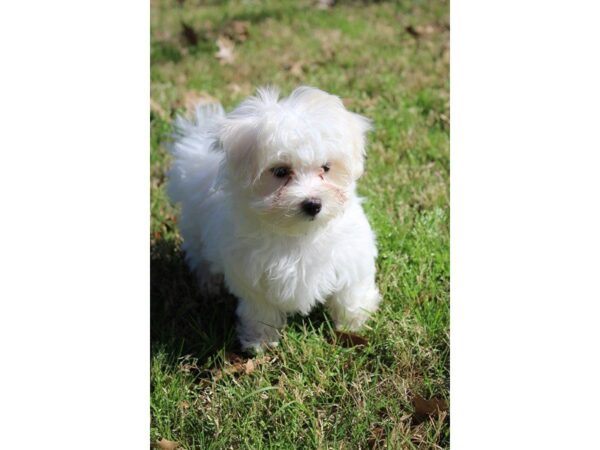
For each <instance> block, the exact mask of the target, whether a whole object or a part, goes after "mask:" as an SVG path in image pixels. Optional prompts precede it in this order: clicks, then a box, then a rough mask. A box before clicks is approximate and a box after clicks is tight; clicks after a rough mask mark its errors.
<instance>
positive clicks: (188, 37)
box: [181, 22, 198, 47]
mask: <svg viewBox="0 0 600 450" xmlns="http://www.w3.org/2000/svg"><path fill="white" fill-rule="evenodd" d="M181 37H182V38H183V41H184V42H185V43H186V44H187V45H190V46H192V47H195V46H196V45H198V33H197V32H196V30H194V28H193V27H191V26H190V25H188V24H187V23H185V22H181Z"/></svg>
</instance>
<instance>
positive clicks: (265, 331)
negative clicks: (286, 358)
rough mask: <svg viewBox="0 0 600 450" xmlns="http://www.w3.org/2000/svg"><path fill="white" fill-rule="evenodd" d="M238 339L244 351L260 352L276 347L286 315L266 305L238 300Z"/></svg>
mask: <svg viewBox="0 0 600 450" xmlns="http://www.w3.org/2000/svg"><path fill="white" fill-rule="evenodd" d="M236 313H237V316H238V337H239V340H240V343H241V344H242V349H243V350H248V351H253V352H258V351H261V350H264V349H266V348H269V347H275V346H276V345H277V343H278V341H279V330H280V329H281V328H283V326H284V325H285V322H286V319H287V315H286V313H284V312H282V311H280V310H278V309H277V308H274V307H272V306H271V305H269V304H266V303H262V302H261V303H257V302H252V301H247V300H244V299H241V298H240V299H239V300H238V307H237V310H236Z"/></svg>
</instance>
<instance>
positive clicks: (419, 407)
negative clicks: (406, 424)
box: [412, 394, 448, 425]
mask: <svg viewBox="0 0 600 450" xmlns="http://www.w3.org/2000/svg"><path fill="white" fill-rule="evenodd" d="M413 406H414V408H415V412H414V413H413V416H412V418H413V424H415V425H418V424H420V423H422V422H424V421H425V420H426V419H427V417H429V416H433V417H435V416H437V415H439V414H440V413H441V412H444V411H447V410H448V405H447V403H446V402H445V401H444V400H443V399H439V398H436V397H433V398H431V399H430V400H425V399H424V398H423V397H421V396H420V395H418V394H417V395H415V396H414V398H413Z"/></svg>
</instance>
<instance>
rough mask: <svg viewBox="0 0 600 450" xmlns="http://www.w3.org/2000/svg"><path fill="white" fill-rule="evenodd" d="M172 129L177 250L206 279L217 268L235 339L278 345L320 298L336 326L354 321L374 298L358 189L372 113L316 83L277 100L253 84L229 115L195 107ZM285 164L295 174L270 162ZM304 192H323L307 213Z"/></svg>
mask: <svg viewBox="0 0 600 450" xmlns="http://www.w3.org/2000/svg"><path fill="white" fill-rule="evenodd" d="M176 129H177V133H176V139H175V142H174V143H173V145H172V153H173V156H174V161H173V166H172V168H171V171H170V173H169V178H170V181H169V194H170V196H171V199H172V200H173V201H174V202H179V203H181V218H180V221H179V225H180V231H181V235H182V236H183V248H184V250H185V253H186V257H187V261H188V263H189V265H190V267H191V268H192V270H194V271H196V272H197V273H198V275H199V277H200V279H201V280H202V281H203V282H204V283H206V281H207V280H209V279H210V276H211V275H217V274H222V275H223V276H224V280H225V284H226V286H227V288H228V289H229V290H230V291H231V292H232V293H233V294H234V295H235V296H237V297H238V299H239V304H238V308H237V315H238V319H239V323H238V335H239V338H240V342H241V343H242V346H243V348H245V349H254V350H257V349H260V348H263V347H265V346H270V345H275V344H276V342H277V341H278V338H279V330H280V329H281V328H282V327H283V326H284V324H285V321H286V317H287V316H288V315H289V314H293V313H300V314H304V315H305V314H308V313H309V311H310V310H311V309H312V308H313V307H314V306H315V305H316V304H318V303H324V302H326V303H327V305H328V308H329V311H330V313H331V315H332V317H333V319H334V321H335V323H336V326H338V327H339V328H347V329H351V330H355V329H357V328H359V327H360V326H361V325H362V324H363V323H364V322H365V321H366V319H367V318H368V317H369V314H370V313H371V312H373V311H374V310H375V309H376V308H377V305H378V303H379V299H380V296H379V292H378V290H377V287H376V286H375V257H376V255H377V250H376V246H375V236H374V234H373V232H372V230H371V227H370V226H369V223H368V222H367V218H366V217H365V214H364V212H363V209H362V206H361V204H360V199H359V198H358V197H357V196H356V188H355V181H356V180H357V179H358V178H359V177H360V176H361V174H362V172H363V164H364V155H365V134H366V132H367V131H368V130H369V129H370V122H369V121H368V120H367V119H365V118H364V117H361V116H359V115H357V114H353V113H351V112H349V111H347V110H346V109H345V108H344V106H343V104H342V102H341V101H340V99H339V98H338V97H335V96H332V95H329V94H327V93H325V92H323V91H320V90H318V89H315V88H310V87H300V88H297V89H296V90H295V91H294V92H292V94H291V95H290V96H289V97H288V98H285V99H281V100H280V99H279V93H278V92H277V91H276V90H275V89H273V88H262V89H259V90H258V92H257V95H256V96H254V97H250V98H249V99H247V100H246V101H244V102H243V103H242V104H241V105H239V106H238V107H237V108H236V109H235V110H234V111H232V112H231V113H229V114H225V113H224V111H223V109H222V108H221V106H220V105H205V106H200V107H199V108H198V109H197V114H196V118H195V121H194V122H193V123H191V122H188V121H186V120H184V119H182V118H179V119H178V120H177V122H176ZM325 164H329V166H330V170H329V171H327V172H325V170H324V169H323V167H322V166H323V165H325ZM282 166H284V167H288V168H290V169H291V171H292V172H291V174H290V175H289V176H287V177H284V178H278V177H276V176H275V175H274V174H273V172H272V170H271V169H273V168H275V167H282ZM307 198H318V199H320V200H321V202H322V209H321V211H320V212H319V213H318V214H317V215H316V216H315V217H310V216H309V215H308V214H306V213H303V211H302V209H301V203H302V202H303V201H305V200H306V199H307Z"/></svg>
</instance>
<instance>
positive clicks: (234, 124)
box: [218, 87, 279, 187]
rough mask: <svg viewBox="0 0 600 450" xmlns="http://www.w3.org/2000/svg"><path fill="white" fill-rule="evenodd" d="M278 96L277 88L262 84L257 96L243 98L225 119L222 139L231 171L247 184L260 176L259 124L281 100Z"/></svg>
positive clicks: (261, 163)
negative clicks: (267, 112)
mask: <svg viewBox="0 0 600 450" xmlns="http://www.w3.org/2000/svg"><path fill="white" fill-rule="evenodd" d="M278 98H279V91H278V90H277V89H276V88H273V87H263V88H259V89H258V90H257V93H256V95H255V96H254V97H250V98H248V99H247V100H245V101H244V102H242V103H241V104H240V105H239V106H238V107H237V108H236V109H235V110H233V111H232V112H231V113H229V114H227V115H226V116H225V118H224V119H222V120H221V123H220V126H219V131H218V134H219V141H220V143H221V146H222V147H223V150H224V151H225V155H226V160H227V164H228V166H229V169H230V171H231V172H232V173H233V174H235V176H236V178H237V179H238V181H239V182H240V184H241V185H242V186H244V187H247V186H249V185H251V184H252V183H253V182H254V181H255V180H256V179H257V178H258V177H259V176H260V171H261V168H262V166H263V162H262V161H261V156H262V152H261V151H260V149H259V148H258V147H257V146H258V137H259V136H258V134H259V130H260V127H259V125H260V121H261V120H262V118H263V117H264V115H265V112H266V111H267V110H268V109H269V108H271V107H273V106H274V105H276V104H277V101H278Z"/></svg>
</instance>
